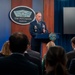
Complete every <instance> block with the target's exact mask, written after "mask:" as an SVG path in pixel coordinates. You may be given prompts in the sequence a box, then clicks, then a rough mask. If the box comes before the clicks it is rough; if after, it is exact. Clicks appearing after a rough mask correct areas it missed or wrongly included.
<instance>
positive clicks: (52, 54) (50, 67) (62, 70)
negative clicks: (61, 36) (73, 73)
mask: <svg viewBox="0 0 75 75" xmlns="http://www.w3.org/2000/svg"><path fill="white" fill-rule="evenodd" d="M45 62H46V63H45V68H46V74H47V75H68V72H67V69H66V63H67V58H66V53H65V50H64V49H63V48H62V47H60V46H53V47H50V48H49V50H48V52H47V54H46V60H45Z"/></svg>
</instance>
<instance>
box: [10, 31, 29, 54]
mask: <svg viewBox="0 0 75 75" xmlns="http://www.w3.org/2000/svg"><path fill="white" fill-rule="evenodd" d="M28 43H29V40H28V37H27V36H26V35H25V34H23V33H21V32H17V33H14V34H12V35H11V36H10V37H9V48H10V50H11V51H12V52H18V53H23V52H24V51H25V50H26V49H27V45H28Z"/></svg>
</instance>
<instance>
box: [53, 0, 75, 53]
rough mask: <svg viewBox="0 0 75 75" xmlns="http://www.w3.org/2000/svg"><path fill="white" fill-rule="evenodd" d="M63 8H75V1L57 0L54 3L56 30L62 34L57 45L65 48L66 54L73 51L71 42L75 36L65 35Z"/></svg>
mask: <svg viewBox="0 0 75 75" xmlns="http://www.w3.org/2000/svg"><path fill="white" fill-rule="evenodd" d="M63 7H75V0H55V1H54V20H55V21H54V25H55V26H54V30H55V32H56V33H60V38H59V39H57V40H56V41H55V42H56V45H60V46H63V47H64V48H65V50H66V52H68V51H70V50H72V47H71V43H70V40H71V38H72V37H73V36H75V35H70V34H63Z"/></svg>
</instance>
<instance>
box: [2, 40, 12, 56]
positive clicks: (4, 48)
mask: <svg viewBox="0 0 75 75" xmlns="http://www.w3.org/2000/svg"><path fill="white" fill-rule="evenodd" d="M1 53H2V54H3V55H5V56H8V55H10V54H11V51H10V49H9V41H6V42H5V43H4V45H3V46H2V50H1Z"/></svg>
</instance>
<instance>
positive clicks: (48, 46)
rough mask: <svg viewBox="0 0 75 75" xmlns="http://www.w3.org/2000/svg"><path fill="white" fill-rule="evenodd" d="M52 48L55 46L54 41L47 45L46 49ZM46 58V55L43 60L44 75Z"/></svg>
mask: <svg viewBox="0 0 75 75" xmlns="http://www.w3.org/2000/svg"><path fill="white" fill-rule="evenodd" d="M52 46H55V43H54V41H50V42H48V43H47V45H46V47H47V50H48V49H49V48H50V47H52ZM45 58H46V54H45V55H44V58H43V59H42V70H43V74H45Z"/></svg>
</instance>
